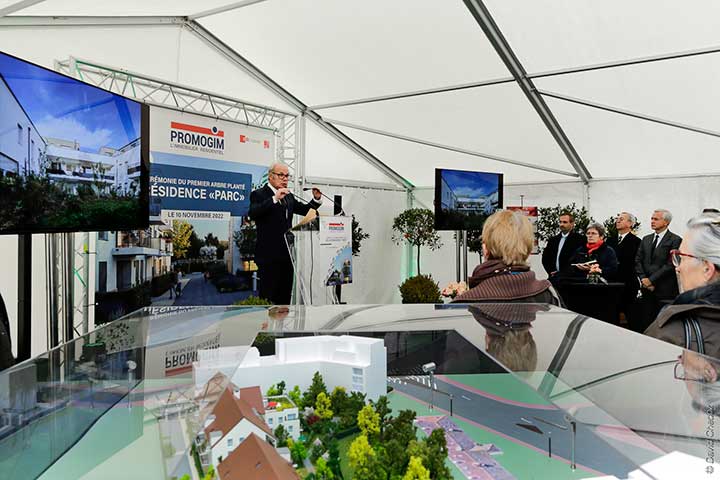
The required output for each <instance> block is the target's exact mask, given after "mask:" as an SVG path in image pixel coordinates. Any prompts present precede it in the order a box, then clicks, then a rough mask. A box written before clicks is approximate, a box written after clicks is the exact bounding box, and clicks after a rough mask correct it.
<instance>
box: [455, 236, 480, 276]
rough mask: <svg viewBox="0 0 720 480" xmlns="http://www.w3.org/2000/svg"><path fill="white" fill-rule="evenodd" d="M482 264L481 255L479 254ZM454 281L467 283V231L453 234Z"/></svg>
mask: <svg viewBox="0 0 720 480" xmlns="http://www.w3.org/2000/svg"><path fill="white" fill-rule="evenodd" d="M480 261H481V262H482V254H480ZM461 267H462V268H461ZM455 281H456V282H460V281H462V282H466V283H467V281H468V247H467V231H465V230H458V231H456V232H455Z"/></svg>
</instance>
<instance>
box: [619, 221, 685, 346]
mask: <svg viewBox="0 0 720 480" xmlns="http://www.w3.org/2000/svg"><path fill="white" fill-rule="evenodd" d="M671 221H672V214H671V213H670V212H669V211H667V210H655V211H654V212H653V214H652V217H650V228H652V229H653V230H654V232H655V233H651V234H650V235H646V236H645V237H643V239H642V242H641V243H640V248H638V252H637V255H636V256H635V273H636V274H637V278H638V280H639V281H640V290H641V292H642V302H641V305H642V308H641V312H640V318H638V319H633V324H632V325H631V328H632V329H633V330H635V331H636V332H644V331H645V329H646V328H647V327H648V325H650V323H651V322H652V321H653V320H655V317H657V314H658V312H659V311H660V308H662V306H663V303H667V302H669V301H672V300H673V299H674V298H675V297H676V296H677V294H678V286H677V278H676V277H675V267H673V265H672V262H671V260H670V250H673V249H677V248H680V242H682V238H680V237H679V236H678V235H675V234H674V233H672V232H671V231H670V230H668V226H669V225H670V222H671Z"/></svg>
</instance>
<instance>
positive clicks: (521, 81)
mask: <svg viewBox="0 0 720 480" xmlns="http://www.w3.org/2000/svg"><path fill="white" fill-rule="evenodd" d="M463 1H464V2H465V6H467V8H468V10H470V13H471V14H472V16H473V17H474V18H475V20H476V21H477V23H478V25H480V28H482V29H483V31H484V32H485V35H486V36H487V38H488V40H489V41H490V43H491V44H492V46H493V48H495V51H496V52H497V54H498V55H499V56H500V59H501V60H502V61H503V62H504V63H505V66H506V67H507V68H508V70H510V73H512V76H513V77H514V78H515V81H516V82H517V84H518V86H520V89H521V90H522V91H523V93H524V94H525V96H526V97H527V99H528V101H529V102H530V104H531V105H532V106H533V108H534V109H535V111H536V112H537V114H538V115H539V116H540V119H541V120H542V121H543V123H545V126H546V127H547V129H548V130H549V131H550V134H551V135H552V136H553V138H554V139H555V141H556V142H557V144H558V145H559V146H560V148H561V149H562V151H563V152H564V153H565V156H566V157H567V159H568V161H569V162H570V164H571V165H572V166H573V168H574V169H575V171H576V172H577V174H578V175H579V176H580V178H581V179H582V181H583V182H584V183H587V182H588V181H590V179H591V178H592V176H591V175H590V171H589V170H588V169H587V167H586V166H585V164H584V163H583V161H582V159H581V158H580V155H579V154H578V153H577V151H576V150H575V147H574V146H573V144H572V142H570V139H569V138H568V137H567V135H565V132H564V131H563V129H562V127H561V126H560V123H559V122H558V121H557V119H556V118H555V116H554V115H553V113H552V111H551V110H550V108H549V107H548V106H547V104H546V103H545V100H544V99H543V98H542V95H540V94H539V93H538V91H537V88H536V87H535V85H534V84H533V81H532V80H531V79H530V78H529V77H528V74H527V72H526V71H525V68H524V67H523V65H522V64H521V63H520V60H518V58H517V57H516V56H515V52H513V50H512V49H511V48H510V44H509V43H508V42H507V40H506V39H505V36H504V35H503V33H502V32H501V31H500V28H499V27H498V26H497V24H496V23H495V20H493V18H492V16H491V15H490V11H489V10H488V9H487V7H486V6H485V4H484V3H483V2H482V0H463Z"/></svg>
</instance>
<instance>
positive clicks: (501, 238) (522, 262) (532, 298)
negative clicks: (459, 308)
mask: <svg viewBox="0 0 720 480" xmlns="http://www.w3.org/2000/svg"><path fill="white" fill-rule="evenodd" d="M482 239H483V244H482V252H483V257H484V258H485V261H484V262H483V263H481V264H480V265H478V266H477V267H475V270H473V274H472V276H471V277H470V278H469V280H468V284H469V287H470V290H468V291H467V292H465V293H463V294H461V295H458V296H457V297H456V298H455V299H454V300H453V301H454V302H455V303H475V302H519V303H550V304H553V305H560V304H561V301H560V297H559V296H558V295H557V293H556V292H555V290H554V289H553V287H552V285H551V284H550V282H549V281H547V280H538V279H537V278H536V277H535V273H534V272H533V271H531V270H530V267H529V265H528V257H529V256H530V253H531V252H532V249H533V244H534V241H535V235H534V233H533V228H532V225H531V224H530V220H528V219H527V217H526V216H525V215H522V214H521V213H519V212H513V211H509V210H500V211H498V212H495V213H493V214H492V215H491V216H490V217H489V218H488V219H487V220H486V221H485V225H484V226H483V235H482Z"/></svg>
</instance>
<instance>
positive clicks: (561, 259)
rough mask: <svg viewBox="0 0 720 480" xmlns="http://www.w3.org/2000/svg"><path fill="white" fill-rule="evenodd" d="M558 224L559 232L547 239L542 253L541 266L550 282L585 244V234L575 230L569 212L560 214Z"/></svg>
mask: <svg viewBox="0 0 720 480" xmlns="http://www.w3.org/2000/svg"><path fill="white" fill-rule="evenodd" d="M559 226H560V233H559V234H557V235H555V236H554V237H552V238H550V240H548V243H547V246H546V247H545V250H543V254H542V264H543V267H545V271H546V272H547V274H548V278H549V279H550V281H552V282H554V281H555V280H556V279H557V276H558V274H559V273H560V272H563V271H567V269H568V267H569V266H570V257H572V256H573V254H574V253H575V251H576V250H577V249H578V248H580V247H581V246H582V245H584V244H585V236H584V235H581V234H579V233H577V232H576V231H575V217H573V215H572V214H571V213H563V214H561V215H560V220H559ZM558 250H559V251H558Z"/></svg>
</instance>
